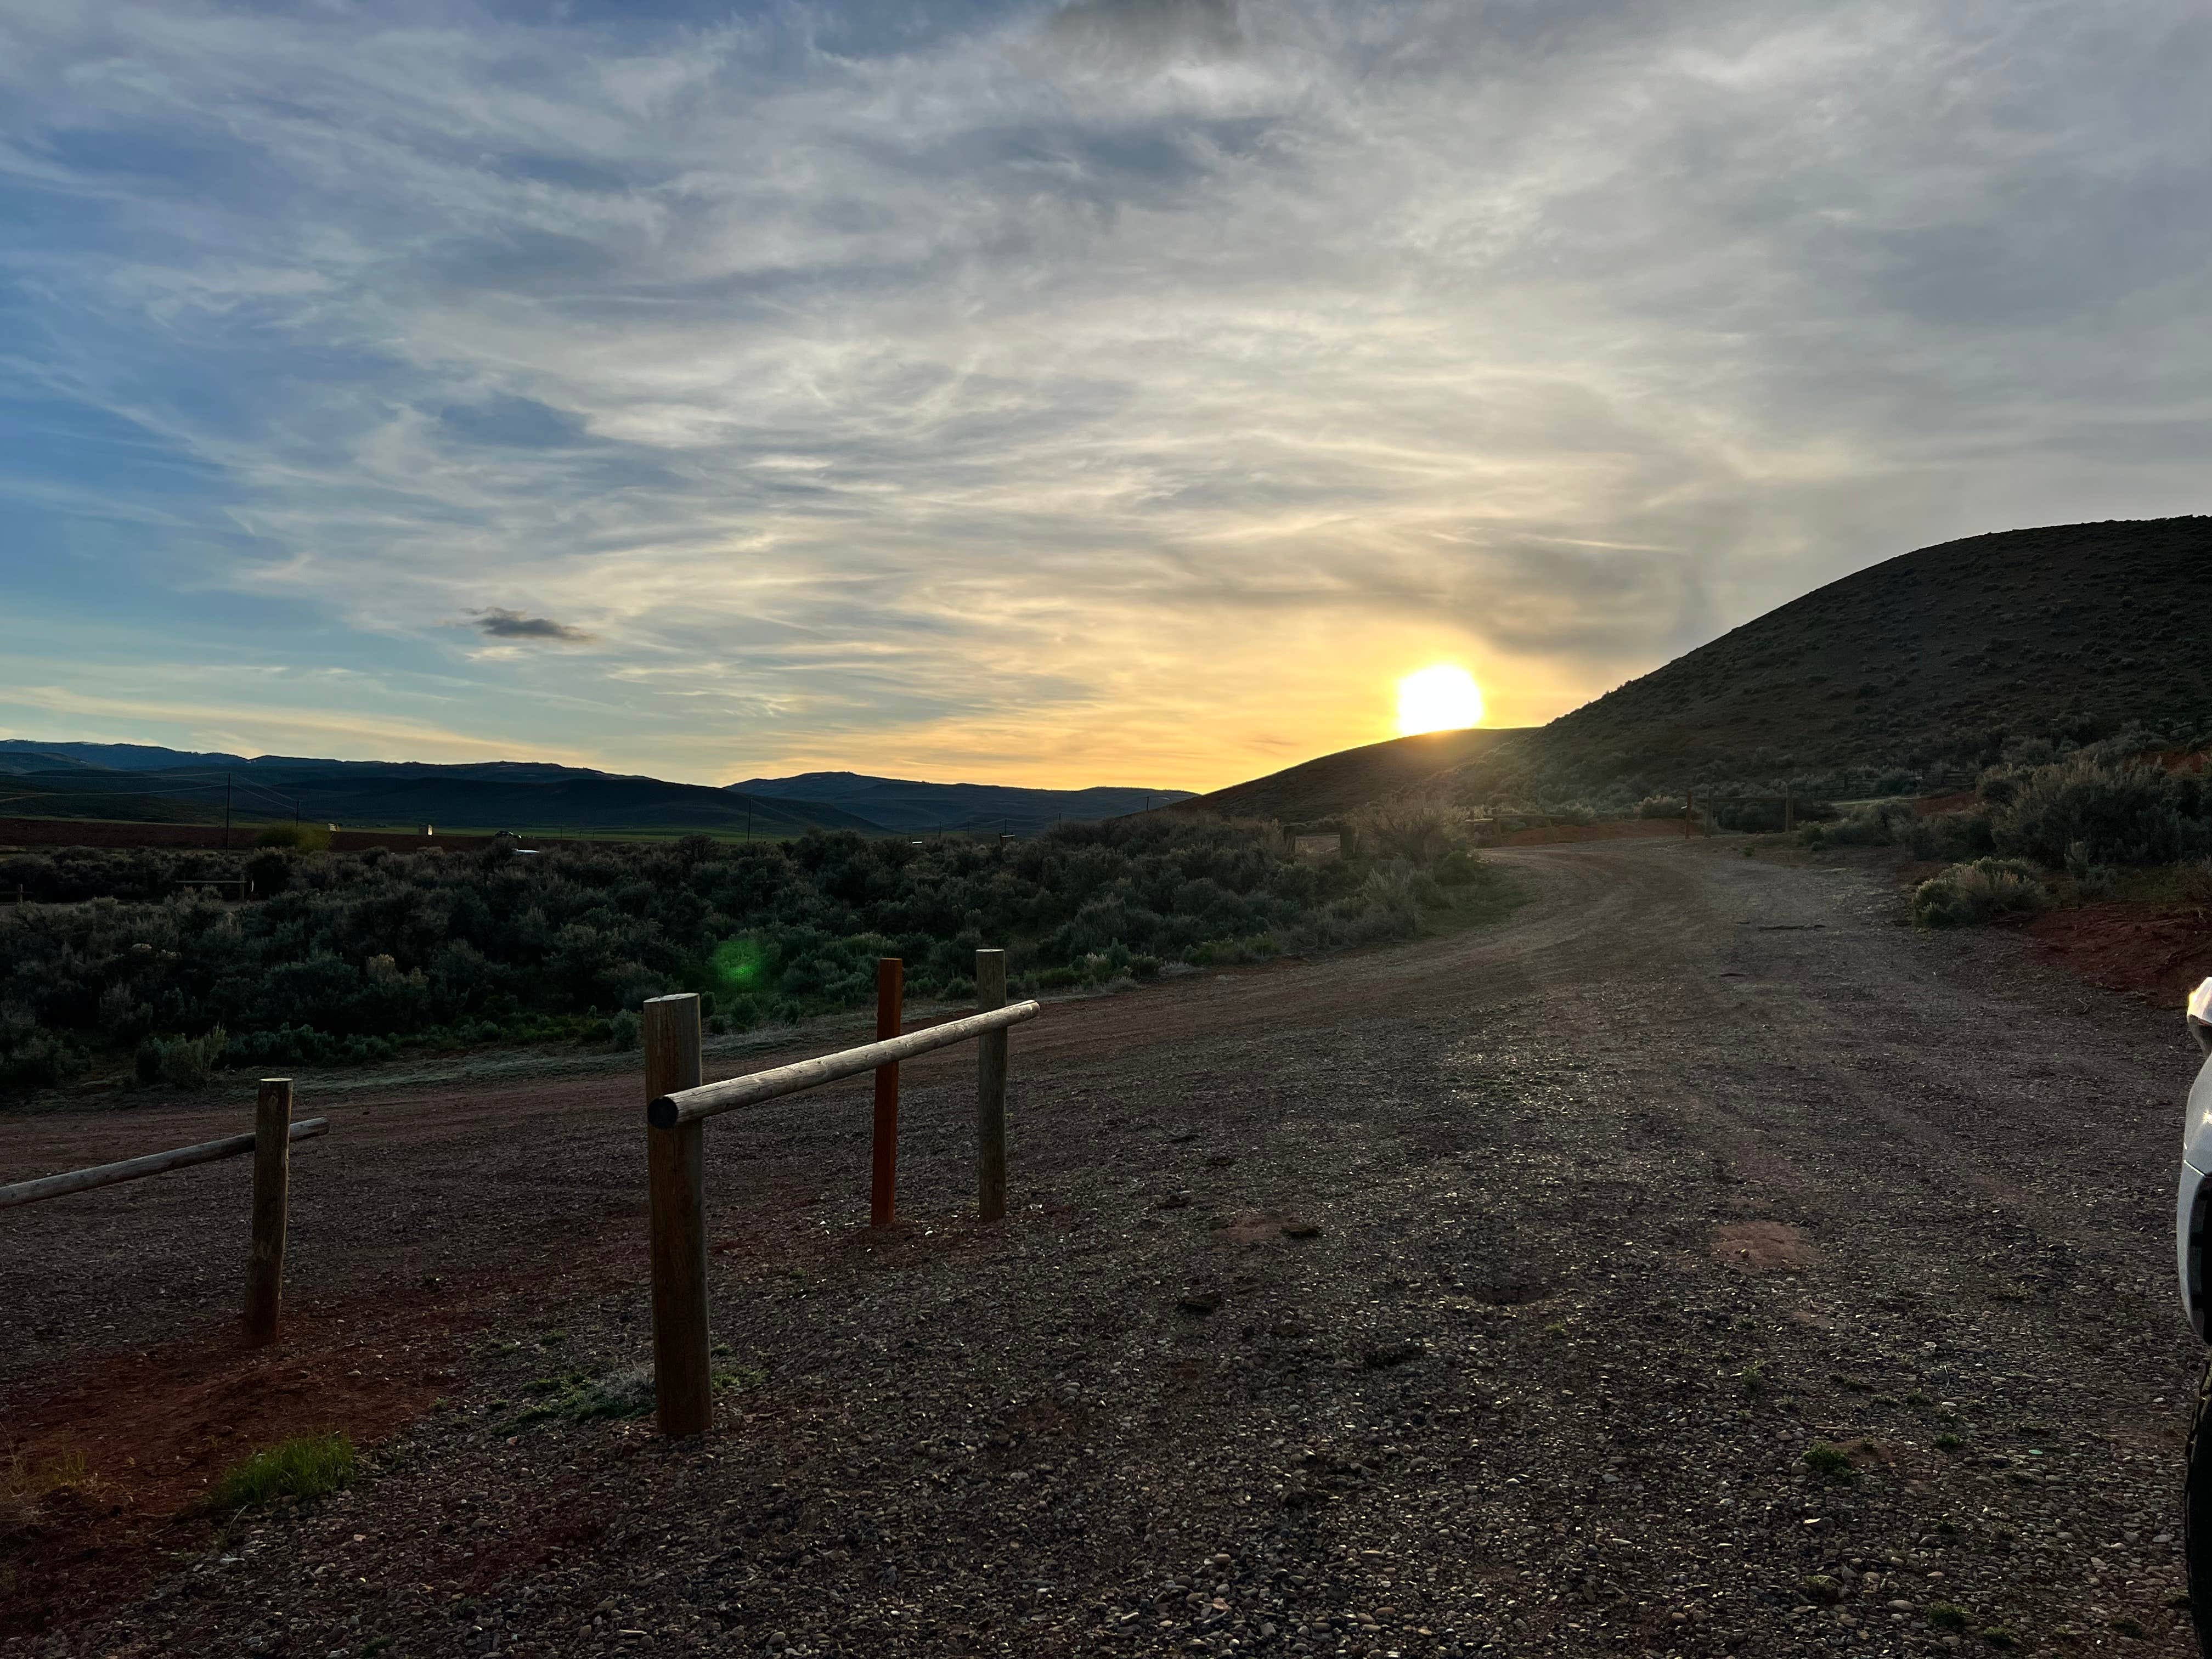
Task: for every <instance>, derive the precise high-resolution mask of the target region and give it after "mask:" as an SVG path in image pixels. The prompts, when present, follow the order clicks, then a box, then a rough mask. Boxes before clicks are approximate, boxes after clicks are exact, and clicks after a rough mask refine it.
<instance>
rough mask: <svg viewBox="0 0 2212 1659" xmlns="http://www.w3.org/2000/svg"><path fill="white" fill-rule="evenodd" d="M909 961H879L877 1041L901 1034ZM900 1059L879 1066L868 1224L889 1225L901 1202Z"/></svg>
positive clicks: (877, 1069) (877, 970) (887, 959)
mask: <svg viewBox="0 0 2212 1659" xmlns="http://www.w3.org/2000/svg"><path fill="white" fill-rule="evenodd" d="M905 1004H906V963H903V962H902V961H900V960H899V958H898V957H881V958H879V959H878V961H877V963H876V1041H877V1042H882V1041H883V1040H884V1038H885V1037H895V1036H897V1035H898V1034H899V1022H900V1019H901V1018H902V1015H903V1013H904V1012H905ZM898 1106H899V1102H898V1062H897V1061H896V1060H893V1061H892V1062H891V1063H890V1065H888V1066H877V1067H876V1121H875V1143H874V1151H875V1157H874V1159H873V1166H874V1167H873V1175H872V1179H871V1181H870V1182H869V1183H868V1225H870V1226H872V1227H888V1226H890V1225H891V1215H892V1212H894V1211H895V1210H896V1207H897V1202H898Z"/></svg>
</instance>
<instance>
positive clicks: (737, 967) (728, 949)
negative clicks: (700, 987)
mask: <svg viewBox="0 0 2212 1659" xmlns="http://www.w3.org/2000/svg"><path fill="white" fill-rule="evenodd" d="M767 968H768V963H767V959H766V955H765V953H764V952H763V951H762V950H761V947H760V942H759V941H758V940H757V939H724V940H723V941H722V942H721V943H720V945H716V946H715V947H714V977H715V978H717V979H719V980H720V981H721V982H722V984H723V986H724V987H725V988H726V989H728V990H732V991H749V990H750V989H751V988H752V987H754V986H756V985H757V984H759V983H760V981H761V976H762V975H763V974H764V973H765V972H766V971H767Z"/></svg>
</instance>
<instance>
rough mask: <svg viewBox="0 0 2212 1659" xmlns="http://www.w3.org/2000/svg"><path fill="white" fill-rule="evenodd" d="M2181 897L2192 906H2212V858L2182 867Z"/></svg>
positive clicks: (2195, 861) (2194, 861)
mask: <svg viewBox="0 0 2212 1659" xmlns="http://www.w3.org/2000/svg"><path fill="white" fill-rule="evenodd" d="M2179 885H2180V891H2181V896H2182V899H2183V901H2184V902H2186V903H2190V904H2212V858H2203V859H2197V860H2192V861H2191V862H2190V863H2188V864H2185V865H2184V866H2181V880H2180V884H2179Z"/></svg>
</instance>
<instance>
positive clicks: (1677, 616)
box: [0, 0, 2212, 784]
mask: <svg viewBox="0 0 2212 1659" xmlns="http://www.w3.org/2000/svg"><path fill="white" fill-rule="evenodd" d="M566 15H567V17H568V21H559V22H542V23H527V24H526V23H520V22H515V21H503V20H502V18H501V16H500V15H495V14H494V13H491V12H489V11H487V12H483V13H478V12H433V11H429V10H416V9H409V8H405V7H402V8H399V9H369V10H366V11H352V12H331V13H318V14H314V15H299V16H284V15H271V14H270V13H269V12H267V11H266V9H254V10H252V11H248V10H246V9H226V8H223V7H222V6H218V5H202V6H193V7H179V6H173V5H167V4H161V5H132V4H118V3H99V0H91V3H87V4H84V5H80V6H72V7H67V8H52V9H33V8H29V7H18V8H15V9H10V10H9V11H7V12H5V13H4V14H0V107H3V108H5V109H6V110H7V111H8V113H7V114H6V115H5V116H0V212H4V213H5V214H6V215H7V217H8V222H9V224H10V225H11V227H13V229H12V231H11V235H10V237H9V239H8V240H7V241H6V243H5V245H4V246H0V361H4V366H5V368H7V370H8V372H9V380H10V382H11V383H12V384H13V385H14V386H16V387H17V388H18V389H19V390H18V392H17V393H16V394H15V395H16V398H17V399H18V401H17V402H15V403H14V404H6V405H0V423H5V422H14V423H15V424H9V425H8V426H7V427H6V430H5V431H4V432H0V436H14V435H15V434H16V432H17V430H18V428H19V427H21V428H24V429H31V430H34V431H35V432H36V433H38V434H41V436H40V437H39V439H38V441H36V442H35V443H31V444H27V445H26V444H21V443H18V444H13V445H9V444H0V503H9V502H12V503H14V504H15V506H16V507H18V508H19V509H20V511H19V513H18V515H17V516H16V518H15V519H14V520H11V521H10V522H9V525H8V526H7V527H6V533H7V535H8V538H9V539H8V543H7V546H8V547H9V548H10V549H12V550H13V551H8V552H0V558H9V559H21V560H23V561H25V562H27V563H28V562H33V561H37V562H39V564H38V567H37V570H36V573H35V574H36V577H37V580H34V581H32V582H30V583H29V584H28V585H27V587H26V589H25V599H24V603H25V604H26V605H35V606H37V607H38V611H37V614H38V615H39V616H40V617H41V618H43V619H44V624H43V625H45V626H47V627H48V628H49V629H51V628H54V627H58V628H62V629H76V630H78V631H79V632H80V633H82V634H86V635H92V634H105V635H111V636H117V635H123V634H128V635H129V636H130V645H131V648H130V649H129V650H127V651H124V652H123V654H124V655H125V657H129V658H138V659H143V658H144V657H145V656H147V655H149V653H150V654H153V655H156V656H158V655H160V654H161V653H164V652H173V650H174V645H173V641H175V640H176V639H177V638H178V637H179V631H180V630H188V631H190V632H191V634H192V635H194V636H195V637H200V638H204V639H207V640H222V641H228V640H235V639H237V638H240V637H243V635H244V630H246V629H248V628H249V626H250V627H252V628H253V629H264V630H265V631H264V634H262V635H257V637H259V638H276V637H282V638H283V639H285V640H287V641H298V642H300V643H298V644H297V645H288V646H287V647H286V648H287V649H298V650H301V651H302V652H307V651H312V653H313V654H314V656H315V657H316V659H319V660H330V659H337V660H341V661H350V662H353V663H355V664H356V665H367V664H374V665H376V666H377V667H378V668H379V669H380V673H381V675H382V677H383V679H384V681H385V683H386V684H392V685H406V686H413V685H416V684H418V680H419V683H420V684H425V685H427V684H430V683H431V682H432V681H434V680H435V681H436V682H437V683H438V684H441V686H443V685H445V684H446V683H447V681H451V682H453V683H457V684H460V685H463V686H465V687H467V688H469V689H470V690H469V695H467V696H465V697H464V698H463V699H462V700H461V701H462V702H463V704H464V705H465V708H463V709H462V710H459V711H457V712H456V714H455V715H454V718H456V719H459V720H466V721H468V722H471V723H472V724H474V725H475V726H477V729H478V730H479V732H480V734H481V736H482V737H483V739H484V740H485V741H486V742H488V743H494V742H496V743H505V744H508V745H509V746H511V747H512V748H513V749H514V750H515V751H516V752H523V751H524V750H525V749H526V747H527V746H528V745H531V744H541V743H551V744H570V745H574V746H575V747H578V748H580V749H582V750H586V751H588V752H592V753H594V754H597V755H599V756H600V757H606V758H612V757H622V758H623V762H624V763H625V764H626V765H638V764H650V765H651V766H652V767H653V768H654V769H659V770H662V771H665V772H670V773H674V774H678V775H691V776H714V775H722V776H729V775H744V774H746V773H749V772H753V771H758V770H762V769H768V768H770V767H772V766H775V765H777V764H779V763H783V762H786V761H788V762H791V763H794V764H795V763H839V764H855V765H865V766H869V767H872V768H878V769H902V768H903V769H921V768H922V767H924V766H928V767H934V768H938V769H948V768H957V769H962V770H965V771H968V772H969V773H971V774H974V775H995V776H1001V777H1031V778H1036V779H1040V780H1052V781H1096V780H1097V779H1099V778H1103V777H1105V776H1107V775H1114V776H1116V777H1122V778H1127V779H1129V780H1131V781H1157V782H1161V783H1192V784H1204V783H1217V782H1221V781H1227V780H1228V779H1229V778H1231V777H1234V776H1236V775H1239V774H1240V773H1241V772H1243V771H1244V770H1247V769H1250V767H1251V766H1253V765H1255V764H1266V763H1273V762H1275V761H1278V760H1280V759H1284V758H1289V757H1293V756H1294V754H1295V752H1297V751H1298V750H1318V749H1321V748H1324V747H1328V746H1331V745H1334V744H1340V743H1350V742H1357V741H1363V740H1365V739H1367V738H1372V737H1376V736H1380V735H1384V726H1383V722H1385V721H1386V720H1387V719H1388V716H1389V707H1390V696H1389V681H1390V679H1391V678H1393V677H1394V676H1395V674H1396V673H1397V672H1400V671H1403V670H1405V669H1407V668H1409V667H1412V666H1415V665H1419V662H1421V661H1422V660H1425V659H1428V658H1431V657H1435V656H1440V655H1449V656H1456V657H1458V658H1460V659H1463V660H1466V661H1468V662H1469V663H1470V665H1472V666H1473V667H1474V669H1475V670H1476V671H1477V672H1478V674H1479V675H1480V676H1481V677H1482V678H1484V679H1485V680H1486V684H1487V685H1488V687H1489V689H1490V691H1491V694H1492V695H1491V702H1492V709H1493V714H1494V717H1495V718H1497V719H1498V720H1501V721H1505V722H1513V721H1520V720H1535V719H1540V718H1543V717H1546V716H1548V715H1550V714H1554V713H1557V712H1559V710H1560V709H1561V708H1565V707H1567V706H1570V705H1571V703H1573V702H1577V701H1579V700H1580V699H1581V698H1583V696H1588V695H1589V694H1591V693H1593V692H1595V691H1598V690H1603V689H1605V687H1606V686H1607V685H1608V684H1612V683H1613V682H1614V681H1616V680H1618V679H1620V678H1626V676H1628V675H1629V674H1632V673H1634V672H1639V671H1643V670H1644V669H1645V668H1648V667H1649V666H1650V665H1652V664H1654V663H1655V662H1656V661H1658V660H1660V659H1663V658H1664V657H1666V656H1668V655H1669V654H1671V653H1674V651H1676V650H1679V649H1680V648H1682V647H1685V646H1686V645H1690V644H1692V643H1695V642H1697V641H1699V640H1702V639H1704V638H1707V637H1710V636H1711V635H1713V634H1714V633H1716V632H1717V631H1720V630H1721V629H1724V628H1726V627H1728V626H1730V625H1732V624H1733V623H1736V622H1738V621H1741V620H1742V619H1744V618H1745V617H1747V616H1749V615H1751V614H1753V613H1755V612H1756V611H1759V610H1761V609H1764V608H1765V607H1766V606H1767V605H1771V604H1773V603H1775V602H1778V600H1780V599H1784V598H1787V597H1789V596H1790V595H1791V594H1793V593H1795V592H1800V591H1802V590H1803V589H1804V588H1806V587H1808V586H1812V585H1814V584H1815V583H1817V582H1819V581H1820V580H1826V579H1827V578H1830V577H1832V576H1835V575H1838V574H1842V573H1844V571H1845V570H1847V569H1849V568H1855V567H1857V566H1858V565H1861V564H1863V563H1866V562H1870V561H1872V560H1874V559H1876V558H1879V557H1882V556H1887V555H1889V554H1891V553H1894V552H1898V551H1901V550H1904V549H1905V548H1907V547H1910V546H1913V545H1917V544H1923V543H1925V542H1929V541H1932V540H1937V539H1941V538H1944V537H1946V536H1949V535H1954V534H1963V533H1967V532H1973V531H1978V530H1984V529H1991V528H2003V527H2008V526H2013V525H2016V524H2024V523H2032V522H2048V521H2051V520H2063V519H2072V518H2102V517H2111V516H2125V515H2134V514H2139V513H2141V514H2148V513H2160V512H2167V511H2180V510H2191V509H2201V508H2202V507H2203V506H2204V505H2205V501H2204V495H2203V475H2202V471H2201V457H2202V455H2203V453H2204V451H2205V448H2206V440H2207V438H2208V437H2212V433H2208V431H2207V415H2208V410H2207V408H2206V405H2205V403H2204V400H2203V394H2202V392H2201V387H2202V386H2203V384H2204V380H2205V376H2206V373H2207V371H2208V370H2212V341H2208V340H2207V339H2206V337H2204V336H2203V331H2201V329H2200V328H2198V327H2197V319H2199V318H2201V316H2202V315H2203V312H2204V310H2205V308H2206V301H2207V300H2208V299H2212V294H2208V292H2207V289H2208V287H2212V277H2208V275H2207V273H2208V271H2212V258H2207V255H2208V253H2212V247H2208V246H2207V244H2208V242H2212V213H2208V212H2207V211H2206V209H2207V208H2208V206H2212V201H2208V197H2212V184H2208V157H2212V126H2208V117H2207V115H2206V113H2205V106H2204V100H2203V98H2202V95H2201V88H2200V87H2199V85H2198V84H2197V78H2196V74H2195V69H2196V67H2197V66H2201V65H2202V64H2203V62H2205V61H2206V60H2207V58H2208V56H2212V53H2209V52H2208V46H2212V34H2208V30H2212V21H2208V20H2207V19H2206V18H2205V17H2204V16H2203V15H2201V11H2200V9H2196V8H2190V7H2185V6H2182V5H2180V4H2179V3H2172V0H2118V3H2114V4H2112V5H2109V6H2105V7H2099V8H2094V9H2084V8H2079V7H2070V8H2069V7H2059V6H2057V5H2055V4H2048V3H2037V4H2027V5H2006V6H1996V5H1989V6H1983V5H1967V6H1962V7H1951V8H1929V7H1926V6H1923V5H1918V4H1914V3H1909V0H1841V3H1838V4H1836V5H1832V6H1825V7H1821V8H1819V9H1807V10H1804V11H1802V12H1801V13H1797V14H1795V15H1791V14H1788V13H1785V12H1782V11H1778V10H1777V9H1775V8H1773V7H1771V6H1768V5H1754V4H1752V3H1750V0H1681V3H1674V4H1660V5H1645V6H1630V5H1626V4H1621V3H1596V0H1580V3H1570V4H1566V5H1561V6H1547V7H1542V8H1512V7H1455V6H1428V5H1383V4H1379V3H1370V4H1353V3H1348V0H1347V3H1336V0H1283V3H1279V4H1271V5H1267V6H1260V5H1256V4H1250V3H1247V4H1244V5H1242V6H1238V5H1236V4H1233V3H1230V0H1076V3H1073V4H1072V5H1068V6H1066V7H1064V8H1059V9H1054V8H1053V7H1050V6H1040V5H1037V4H1032V3H1024V4H1019V5H1006V6H993V5H989V4H982V5H978V6H975V7H972V8H955V9H944V10H942V11H939V12H933V13H931V14H930V15H929V17H928V18H923V17H922V15H921V14H920V13H914V14H911V15H909V14H908V13H907V12H895V11H893V10H892V9H873V8H860V7H857V6H855V7H852V8H841V7H836V6H831V5H824V4H817V5H805V4H800V5H793V6H789V7H781V8H777V9H773V10H766V11H762V12H757V13H742V14H738V15H736V16H735V17H734V18H733V19H732V21H728V22H726V23H723V24H720V25H719V26H716V27H690V26H685V27H676V26H673V25H663V24H659V23H656V22H654V21H650V19H649V18H647V16H646V15H643V14H641V13H634V12H631V11H629V10H628V9H616V8H599V7H593V6H589V5H586V6H580V7H578V8H575V9H574V10H573V11H572V12H570V13H568V14H566ZM931 19H934V20H935V21H930V20H931ZM10 411H12V412H10ZM72 573H82V574H81V575H79V574H72ZM141 592H143V593H148V594H153V595H161V594H173V593H182V594H188V595H208V594H218V595H222V596H227V597H228V603H227V604H225V603H218V602H217V601H216V599H212V598H210V599H195V600H193V601H192V602H191V604H190V605H187V606H185V607H183V608H181V609H180V608H179V606H178V605H174V604H170V605H162V604H159V603H156V601H155V599H148V600H147V601H146V602H145V604H144V607H143V611H128V606H129V605H131V603H134V601H132V600H131V599H129V598H128V596H129V595H131V594H134V593H141ZM518 595H526V596H528V599H529V603H530V604H531V605H532V606H533V607H535V608H536V609H537V610H538V611H543V612H544V615H542V616H541V615H524V614H521V613H519V612H512V611H505V610H503V609H497V608H492V607H490V606H489V604H488V602H489V600H491V599H495V598H511V597H513V596H518ZM126 612H127V614H126ZM456 615H471V616H473V617H475V619H476V620H475V623H474V624H473V626H475V627H476V628H477V629H478V630H479V631H480V632H481V633H482V634H483V635H486V636H489V639H490V640H491V641H493V643H491V644H489V645H485V644H483V643H481V642H479V641H457V640H456V638H455V635H454V633H453V630H452V629H450V628H449V627H447V626H446V625H445V624H446V623H447V622H448V620H449V619H450V618H452V617H454V616H456ZM550 617H559V618H562V621H559V622H553V621H551V620H550ZM242 618H250V619H251V620H250V621H248V620H243V619H242ZM549 630H557V631H549ZM584 641H588V642H590V643H591V644H592V646H593V647H594V648H593V650H592V652H591V653H588V654H587V655H586V654H579V653H566V652H544V651H538V650H532V649H528V648H526V647H530V646H532V645H535V644H541V643H549V642H550V643H579V642H584ZM270 648H271V649H274V648H276V647H273V646H272V647H270ZM556 696H559V697H565V698H569V699H574V700H580V701H577V702H566V703H559V704H556V702H554V698H555V697H556ZM582 705H588V707H584V706H582ZM556 708H558V709H560V710H561V711H562V712H559V713H556V712H554V711H555V709H556Z"/></svg>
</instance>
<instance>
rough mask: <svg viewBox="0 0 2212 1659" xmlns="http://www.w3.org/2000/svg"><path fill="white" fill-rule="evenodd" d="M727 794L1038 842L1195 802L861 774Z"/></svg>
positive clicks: (1108, 790)
mask: <svg viewBox="0 0 2212 1659" xmlns="http://www.w3.org/2000/svg"><path fill="white" fill-rule="evenodd" d="M729 787H730V788H731V789H732V791H734V792H736V793H739V794H750V795H752V796H755V797H758V798H765V799H791V800H807V801H820V802H825V803H827V804H829V805H835V806H838V807H842V808H843V809H844V810H845V811H848V812H856V813H858V814H860V816H861V817H866V818H867V819H869V820H871V821H872V822H873V823H879V824H881V825H883V826H884V828H885V829H896V830H902V831H905V832H907V833H909V834H927V833H929V832H931V831H934V830H939V829H943V830H951V831H964V832H971V833H975V834H998V833H1002V832H1003V833H1006V834H1010V835H1017V836H1030V835H1036V834H1039V833H1041V832H1042V831H1043V830H1046V829H1050V828H1051V827H1052V826H1053V825H1054V823H1060V822H1063V821H1073V822H1075V823H1096V822H1097V821H1098V820H1100V819H1103V818H1117V817H1124V816H1126V815H1127V814H1128V813H1131V812H1141V811H1145V810H1146V808H1148V807H1152V806H1164V805H1170V804H1171V803H1173V802H1176V801H1179V800H1188V799H1190V792H1189V791H1188V790H1186V789H1135V788H1122V787H1099V788H1092V789H1023V788H1018V787H1012V786H1010V785H1005V784H992V783H923V782H920V781H916V780H914V779H910V778H878V777H870V776H868V775H866V774H865V773H860V772H803V773H801V774H799V775H798V776H796V777H789V778H747V779H746V780H745V781H744V782H742V783H733V784H732V785H730V786H729Z"/></svg>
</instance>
